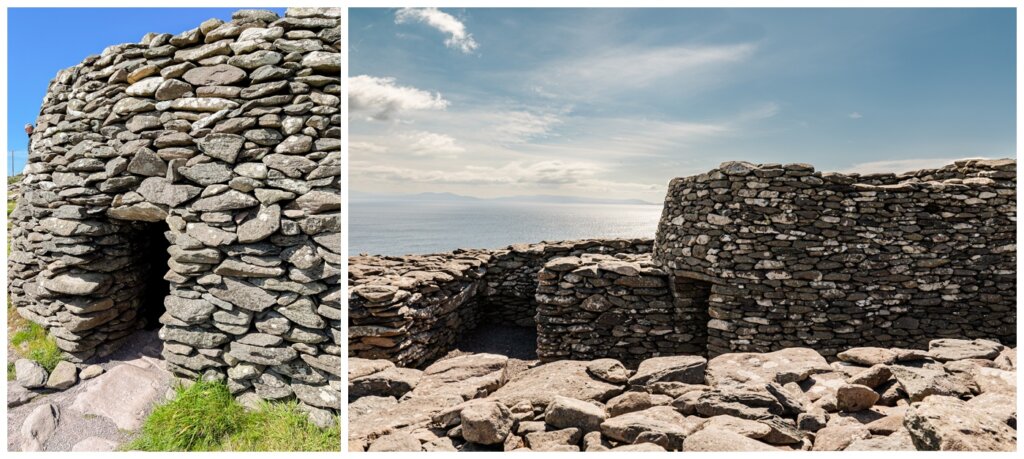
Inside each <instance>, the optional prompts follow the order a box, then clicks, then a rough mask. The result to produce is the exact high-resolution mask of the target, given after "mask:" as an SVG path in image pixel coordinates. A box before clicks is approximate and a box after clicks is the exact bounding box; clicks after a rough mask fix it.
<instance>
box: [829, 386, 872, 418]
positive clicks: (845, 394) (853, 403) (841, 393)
mask: <svg viewBox="0 0 1024 459" xmlns="http://www.w3.org/2000/svg"><path fill="white" fill-rule="evenodd" d="M879 397H880V396H879V395H878V393H877V392H875V391H874V390H872V389H871V388H870V387H867V386H862V385H860V384H846V385H844V386H842V387H840V388H839V390H838V391H836V402H837V403H838V404H837V406H838V408H839V410H840V411H845V412H849V413H852V412H856V411H861V410H866V409H868V408H871V406H873V405H874V404H875V402H877V401H878V399H879Z"/></svg>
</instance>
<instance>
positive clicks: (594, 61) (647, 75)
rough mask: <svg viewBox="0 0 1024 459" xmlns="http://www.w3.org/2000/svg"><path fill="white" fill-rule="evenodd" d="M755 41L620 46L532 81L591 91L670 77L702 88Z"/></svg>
mask: <svg viewBox="0 0 1024 459" xmlns="http://www.w3.org/2000/svg"><path fill="white" fill-rule="evenodd" d="M756 49H757V47H756V45H754V44H752V43H741V44H734V45H715V46H691V45H684V46H670V47H661V48H641V47H635V46H624V47H617V48H612V49H608V50H604V51H601V52H597V53H592V54H590V55H587V56H583V57H581V58H577V59H569V60H561V61H559V62H558V63H555V64H552V65H550V66H548V67H546V68H541V69H540V70H539V71H538V73H537V76H538V78H539V79H540V80H541V81H540V82H538V83H535V84H534V85H533V87H534V88H536V87H542V88H544V90H545V92H548V93H559V94H561V95H563V96H565V95H569V96H571V95H573V94H575V95H577V96H583V97H592V96H594V95H607V94H608V93H613V92H621V91H624V90H630V89H637V88H646V87H649V86H652V85H653V84H654V83H656V82H659V81H662V80H664V79H666V78H669V77H672V78H673V85H674V86H675V87H688V88H691V89H699V88H700V87H702V86H704V85H706V84H712V83H715V82H717V81H719V80H721V78H722V75H720V74H719V72H718V71H719V70H721V69H722V67H723V66H726V65H730V64H736V63H740V62H743V61H745V60H747V59H748V58H749V57H750V56H752V55H753V54H754V51H755V50H756Z"/></svg>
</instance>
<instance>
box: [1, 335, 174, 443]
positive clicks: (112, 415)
mask: <svg viewBox="0 0 1024 459" xmlns="http://www.w3.org/2000/svg"><path fill="white" fill-rule="evenodd" d="M160 348H161V343H160V340H159V338H158V337H157V333H156V331H155V330H153V331H140V332H138V333H136V334H135V335H134V336H132V337H131V338H130V341H129V342H127V343H125V345H124V346H122V347H121V350H119V351H117V352H116V353H114V354H113V355H111V356H110V357H108V358H107V359H105V361H104V362H102V363H99V364H98V368H96V369H93V370H90V371H85V370H83V372H82V373H81V374H80V375H79V376H80V377H81V381H80V382H78V383H77V384H74V385H72V386H70V388H68V389H67V390H64V391H52V390H47V389H45V388H39V389H25V388H24V387H23V386H22V384H21V383H19V382H18V381H9V382H8V384H7V406H8V410H7V450H8V451H112V450H114V449H116V448H117V447H118V446H120V445H121V444H123V443H125V442H127V441H129V440H130V439H131V438H132V437H133V436H134V435H135V433H136V432H137V431H138V429H139V428H140V427H141V426H142V423H143V421H144V420H145V418H146V416H147V415H148V414H149V412H150V410H151V409H152V407H153V406H154V405H155V404H156V403H157V402H158V401H161V400H164V399H165V397H167V396H168V394H169V391H170V386H171V381H172V379H173V377H172V376H171V374H170V373H168V372H167V370H166V369H165V366H164V362H163V360H162V359H161V358H160ZM58 368H59V367H58ZM99 369H102V370H103V371H102V373H100V374H98V375H94V373H95V372H97V371H98V370H99ZM56 372H57V370H55V373H56ZM87 377H88V378H87Z"/></svg>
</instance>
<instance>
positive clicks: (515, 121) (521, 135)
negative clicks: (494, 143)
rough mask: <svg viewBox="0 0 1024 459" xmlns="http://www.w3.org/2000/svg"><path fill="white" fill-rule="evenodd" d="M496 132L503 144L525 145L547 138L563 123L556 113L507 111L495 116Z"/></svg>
mask: <svg viewBox="0 0 1024 459" xmlns="http://www.w3.org/2000/svg"><path fill="white" fill-rule="evenodd" d="M494 118H496V120H495V121H496V126H495V128H494V129H495V131H497V132H498V134H499V136H498V140H499V141H500V142H503V143H525V142H527V141H530V140H533V139H536V138H541V137H546V136H548V135H550V134H551V130H552V128H554V127H555V126H557V125H559V124H561V123H562V120H561V119H560V118H559V117H558V115H555V114H554V113H531V112H527V111H505V112H499V113H496V114H495V115H494Z"/></svg>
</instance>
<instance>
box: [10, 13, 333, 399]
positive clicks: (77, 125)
mask: <svg viewBox="0 0 1024 459" xmlns="http://www.w3.org/2000/svg"><path fill="white" fill-rule="evenodd" d="M339 18H340V10H339V9H337V8H335V9H317V8H292V9H289V10H288V12H287V14H286V15H285V17H283V18H280V17H278V15H277V14H275V13H273V12H269V11H257V10H243V11H238V12H236V13H235V14H234V15H233V19H232V20H231V21H230V22H223V21H221V20H218V19H210V20H208V21H206V22H203V23H202V24H201V25H199V26H198V27H197V28H195V29H192V30H188V31H185V32H182V33H180V34H178V35H171V34H147V35H146V36H145V37H143V39H142V41H141V42H140V43H134V44H123V45H117V46H111V47H108V48H107V49H105V50H103V52H102V54H100V55H96V56H89V57H87V58H85V60H83V62H82V63H81V64H79V65H76V66H74V67H71V68H69V69H66V70H62V71H61V72H59V73H58V74H57V76H56V78H55V79H54V80H53V81H52V82H51V84H50V87H49V90H48V92H47V94H46V97H45V99H44V100H43V105H42V108H41V109H40V114H39V117H38V119H37V122H36V129H35V132H34V134H33V135H32V137H31V144H30V149H29V158H28V166H27V169H26V174H25V178H24V181H23V184H22V194H21V196H20V197H19V198H18V201H17V207H16V209H15V211H14V213H13V214H12V215H11V221H12V223H13V227H12V229H11V231H10V235H11V252H10V259H9V260H10V261H9V293H10V298H11V301H12V302H13V304H14V306H15V307H16V308H17V310H18V313H19V314H21V315H22V316H24V317H26V318H28V319H30V320H33V321H35V322H38V323H40V324H42V325H43V326H45V327H46V328H47V329H48V330H49V332H50V333H51V334H52V335H53V336H54V337H55V338H56V340H57V344H58V346H59V347H60V348H61V350H63V351H64V352H65V353H67V355H68V358H70V359H72V360H73V361H77V362H84V361H88V360H92V359H96V358H99V357H102V356H104V355H107V354H109V353H110V352H111V351H112V350H114V349H115V348H116V347H117V346H119V345H120V344H121V342H122V341H123V340H124V339H125V337H126V336H128V335H129V334H130V333H132V332H133V331H134V330H136V329H138V328H140V327H142V326H144V319H143V317H145V316H146V315H147V313H148V312H152V311H153V310H157V312H158V313H159V311H160V310H163V309H166V311H165V312H164V313H163V315H162V316H161V317H160V323H161V324H162V325H163V327H162V328H161V330H160V337H161V338H162V339H163V340H164V341H165V343H164V350H163V355H164V357H165V359H166V361H167V364H168V366H169V367H170V368H171V369H172V370H173V371H174V372H175V373H177V374H179V375H182V376H186V377H191V378H194V377H204V378H220V379H225V378H226V380H227V382H228V385H229V387H230V388H231V390H232V392H234V393H235V394H236V395H237V396H239V397H241V398H247V397H248V398H252V397H256V396H258V397H261V398H264V399H272V400H276V399H284V398H290V397H293V396H294V397H297V398H298V399H299V400H300V401H301V402H302V403H303V406H304V407H305V408H306V409H308V410H310V411H311V412H313V413H319V414H320V418H321V419H323V417H324V416H323V415H325V414H329V413H330V412H337V410H339V408H340V390H341V383H340V373H341V364H340V357H341V332H340V328H341V323H340V318H341V296H340V286H339V281H340V269H339V267H340V263H341V237H340V232H341V218H340V209H341V200H340V195H339V193H340V163H341V152H340V137H341V114H340V108H341V103H340V102H341V100H340V97H339V96H340V93H341V84H340V83H341V80H340V71H341V69H340V63H341V61H340V53H339V51H340V49H339V46H340V38H341V25H340V21H339ZM161 233H162V234H163V235H165V236H166V239H167V241H168V242H169V245H170V247H169V249H168V250H167V252H168V253H169V255H170V258H169V260H167V261H166V264H165V260H164V259H163V258H166V255H165V254H163V253H162V252H156V253H155V254H154V253H153V252H152V251H150V249H151V248H152V247H153V246H154V245H155V246H156V248H157V250H160V249H161V248H162V247H160V245H159V243H158V241H156V240H154V238H153V235H154V234H155V235H158V236H159V234H161ZM168 266H169V268H170V270H166V267H168ZM154 270H155V274H156V276H155V278H156V279H158V280H159V278H160V276H161V275H162V276H163V279H164V280H166V283H167V284H169V286H168V287H164V286H161V285H157V284H160V282H156V283H154V282H152V281H151V280H152V278H153V277H154V276H152V274H153V273H154ZM159 289H166V290H165V291H166V292H169V294H165V293H164V292H163V291H160V290H159ZM154 294H156V295H155V298H154ZM158 301H162V302H163V304H162V305H161V304H154V303H156V302H158Z"/></svg>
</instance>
